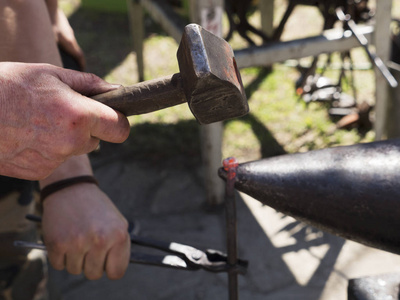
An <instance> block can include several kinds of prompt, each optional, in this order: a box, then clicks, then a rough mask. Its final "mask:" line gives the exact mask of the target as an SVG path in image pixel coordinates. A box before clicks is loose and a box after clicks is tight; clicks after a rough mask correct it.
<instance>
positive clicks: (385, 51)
mask: <svg viewBox="0 0 400 300" xmlns="http://www.w3.org/2000/svg"><path fill="white" fill-rule="evenodd" d="M391 11H392V0H379V1H376V14H375V31H374V34H375V35H374V44H375V48H376V54H377V55H378V56H379V57H380V58H381V59H382V61H383V62H384V63H385V64H386V63H387V62H388V61H389V55H390V22H391ZM375 78H376V80H375V82H376V91H375V97H376V105H375V112H376V119H375V138H376V140H382V139H385V138H386V137H387V124H388V122H390V121H395V120H387V115H388V111H387V110H388V97H389V95H390V93H389V86H388V84H387V82H386V80H385V78H384V77H383V75H382V74H381V72H379V70H377V68H376V67H375Z"/></svg>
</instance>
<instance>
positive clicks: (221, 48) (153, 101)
mask: <svg viewBox="0 0 400 300" xmlns="http://www.w3.org/2000/svg"><path fill="white" fill-rule="evenodd" d="M177 59H178V64H179V69H180V73H177V74H173V75H170V76H166V77H163V78H159V79H155V80H149V81H144V82H141V83H138V84H135V85H133V86H129V87H121V88H118V89H116V90H113V91H110V92H107V93H104V94H100V95H96V96H94V97H93V99H95V100H97V101H100V102H101V103H103V104H105V105H108V106H110V107H112V108H113V109H115V110H118V111H120V112H122V113H123V114H125V115H127V116H130V115H139V114H144V113H149V112H153V111H156V110H160V109H163V108H167V107H170V106H174V105H178V104H181V103H184V102H187V103H188V104H189V108H190V110H191V111H192V113H193V115H194V116H195V117H196V119H197V121H198V122H199V123H200V124H209V123H213V122H218V121H223V120H227V119H231V118H235V117H240V116H243V115H245V114H247V113H248V111H249V107H248V104H247V99H246V94H245V92H244V88H243V84H242V80H241V77H240V73H239V70H238V68H237V65H236V61H235V57H234V54H233V51H232V48H231V47H230V45H229V44H228V43H227V42H226V41H225V40H223V39H221V38H219V37H217V36H215V35H213V34H212V33H210V32H208V31H206V30H204V29H203V28H202V27H200V26H199V25H196V24H189V25H187V26H186V27H185V30H184V33H183V36H182V40H181V43H180V45H179V48H178V53H177Z"/></svg>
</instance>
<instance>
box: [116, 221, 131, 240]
mask: <svg viewBox="0 0 400 300" xmlns="http://www.w3.org/2000/svg"><path fill="white" fill-rule="evenodd" d="M113 236H114V239H115V242H116V243H117V244H123V243H125V242H126V241H127V239H128V238H129V232H128V222H126V223H125V222H124V223H122V224H121V225H120V226H119V227H118V228H116V229H114V232H113Z"/></svg>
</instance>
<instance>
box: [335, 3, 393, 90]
mask: <svg viewBox="0 0 400 300" xmlns="http://www.w3.org/2000/svg"><path fill="white" fill-rule="evenodd" d="M336 15H337V17H338V19H339V20H340V21H342V22H344V23H345V24H347V26H348V27H349V29H350V31H351V32H352V33H353V35H354V36H355V37H356V39H357V41H358V42H359V43H360V45H361V46H362V47H363V48H364V50H365V52H366V53H367V55H368V57H369V59H370V60H371V61H372V62H373V63H374V65H375V66H376V67H377V68H378V70H379V71H380V72H381V73H382V75H383V77H385V79H386V81H387V82H388V83H389V85H390V86H391V87H392V88H395V87H397V85H398V83H397V80H396V79H395V78H394V77H393V75H392V74H391V73H390V71H389V69H388V68H387V67H386V65H385V64H384V63H383V61H382V59H381V58H380V57H379V56H377V55H376V54H374V53H372V52H371V51H370V50H369V48H368V40H367V39H366V37H365V36H364V35H363V34H362V33H360V32H359V31H358V30H357V28H358V26H357V24H356V23H355V22H354V20H352V19H351V18H350V16H349V15H345V13H344V12H343V9H342V8H340V7H339V8H337V9H336Z"/></svg>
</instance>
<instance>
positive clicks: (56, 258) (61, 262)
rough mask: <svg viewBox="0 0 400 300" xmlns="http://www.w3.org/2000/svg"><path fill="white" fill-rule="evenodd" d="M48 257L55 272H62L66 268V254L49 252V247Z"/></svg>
mask: <svg viewBox="0 0 400 300" xmlns="http://www.w3.org/2000/svg"><path fill="white" fill-rule="evenodd" d="M47 256H48V258H49V261H50V264H51V265H52V267H53V268H54V269H55V270H58V271H62V270H64V268H65V262H66V257H65V254H64V253H57V252H55V251H51V250H49V247H47Z"/></svg>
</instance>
